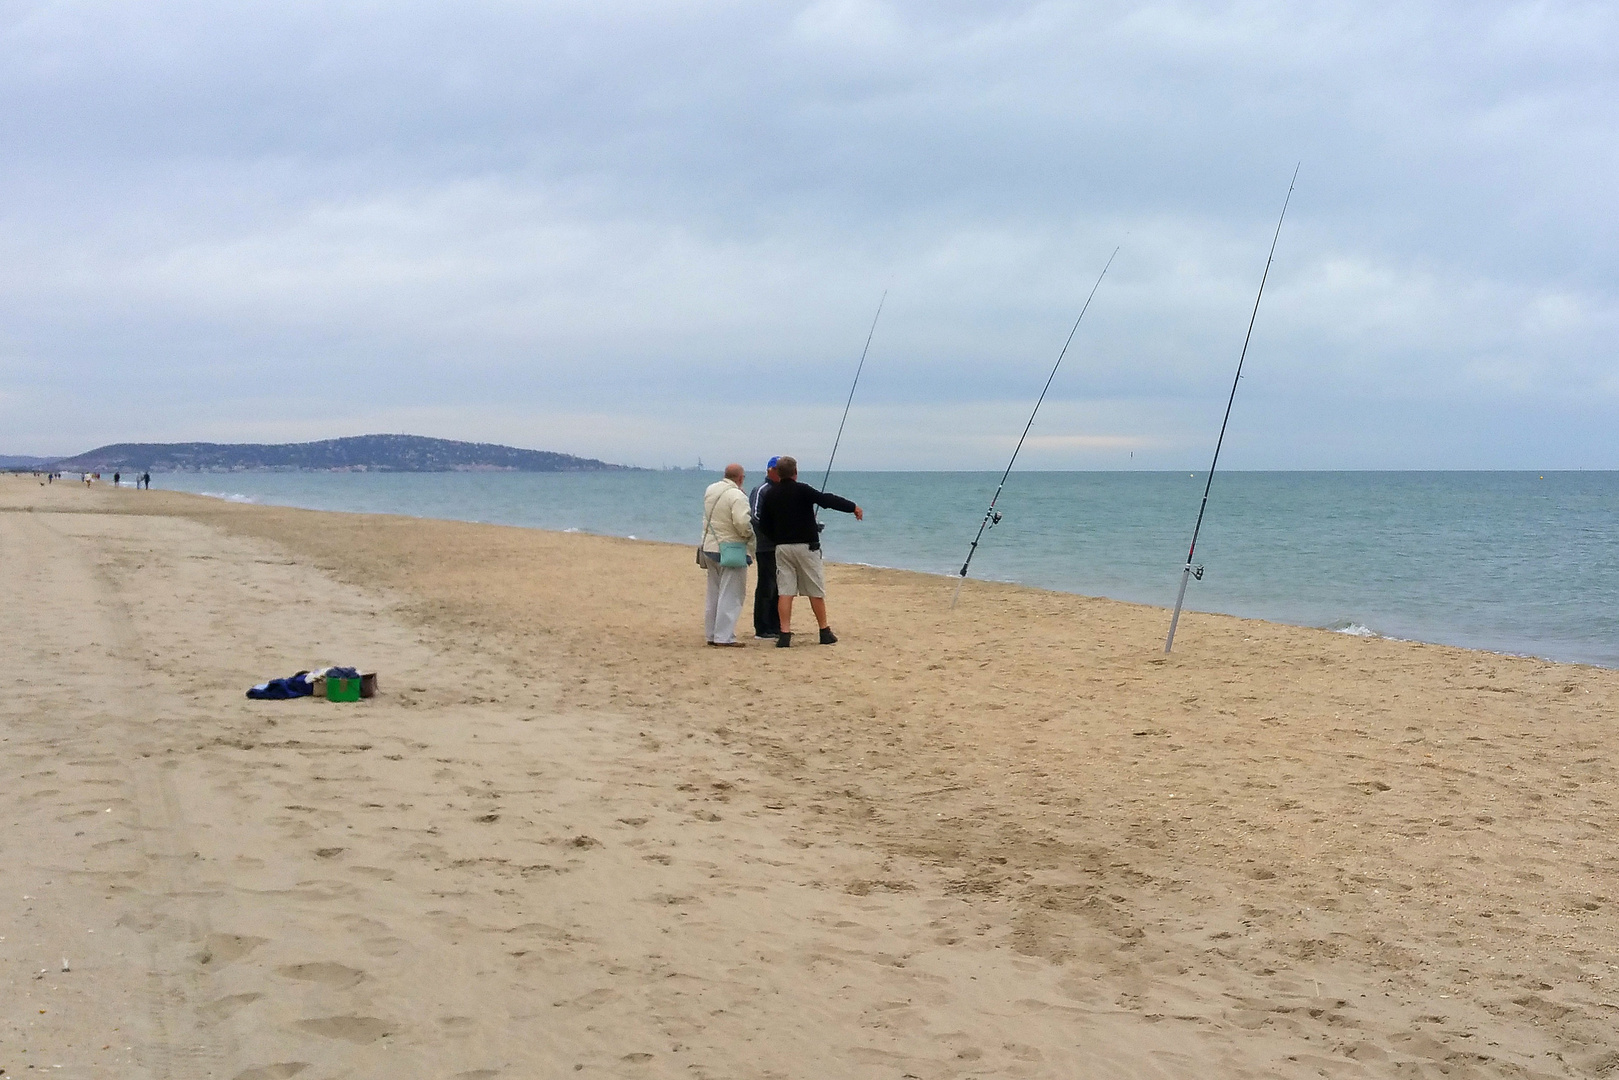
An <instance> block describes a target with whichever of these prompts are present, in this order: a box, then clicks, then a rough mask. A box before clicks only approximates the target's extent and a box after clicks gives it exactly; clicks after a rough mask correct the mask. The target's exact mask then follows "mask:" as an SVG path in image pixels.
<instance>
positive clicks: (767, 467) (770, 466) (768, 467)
mask: <svg viewBox="0 0 1619 1080" xmlns="http://www.w3.org/2000/svg"><path fill="white" fill-rule="evenodd" d="M780 460H781V458H779V457H773V458H771V459H770V460H769V461H767V462H765V471H767V472H768V471H769V470H771V469H774V468H775V467H776V462H778V461H780Z"/></svg>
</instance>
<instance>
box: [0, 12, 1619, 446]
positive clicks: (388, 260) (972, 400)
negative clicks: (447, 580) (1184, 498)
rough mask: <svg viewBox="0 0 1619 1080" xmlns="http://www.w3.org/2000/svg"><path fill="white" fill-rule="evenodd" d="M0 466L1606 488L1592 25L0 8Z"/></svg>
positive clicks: (1210, 16)
mask: <svg viewBox="0 0 1619 1080" xmlns="http://www.w3.org/2000/svg"><path fill="white" fill-rule="evenodd" d="M0 95H3V108H0V139H3V142H4V146H5V153H4V154H3V155H0V453H39V454H46V453H72V452H77V451H81V450H85V449H89V448H90V447H93V446H96V445H100V444H103V443H108V442H115V441H181V440H194V439H208V440H216V441H272V442H279V441H299V440H305V439H317V438H330V437H334V436H339V435H355V434H364V433H369V432H383V431H402V432H411V433H415V434H423V435H437V436H443V437H447V438H460V439H473V440H487V441H497V442H506V443H512V444H516V445H520V446H525V447H534V448H539V449H549V450H561V451H565V452H570V453H577V454H586V455H590V456H595V457H602V458H606V459H609V460H613V461H621V462H628V463H632V464H641V465H652V466H657V465H660V464H665V463H667V464H677V463H690V462H692V461H694V460H695V459H696V458H697V457H698V456H699V455H701V456H702V457H703V458H704V460H705V461H707V462H710V463H714V462H721V461H723V460H729V459H740V460H742V461H743V462H745V463H747V464H749V465H756V464H757V461H758V459H759V458H761V457H763V456H764V455H766V454H768V453H772V452H788V451H792V452H796V453H797V454H798V455H799V456H800V457H801V458H803V459H805V460H806V461H811V462H813V461H818V460H824V458H825V454H826V452H827V450H828V449H829V447H830V444H831V441H832V435H833V433H834V431H835V430H836V427H837V421H838V416H839V414H840V412H841V409H842V405H843V400H844V397H845V395H846V394H847V392H848V386H849V380H850V379H851V378H852V376H853V374H854V368H855V364H856V362H857V361H858V359H859V355H860V349H861V346H862V344H863V342H864V340H865V336H866V332H867V329H868V328H869V326H870V323H871V318H872V314H873V312H874V311H875V309H876V305H877V302H878V298H879V297H880V296H881V295H882V293H883V291H884V290H885V289H887V290H889V292H888V302H887V307H886V309H885V310H884V312H883V315H882V320H881V322H880V324H879V325H878V327H877V331H876V336H875V339H874V340H873V343H872V347H871V354H870V359H869V361H868V363H867V367H866V375H865V378H864V380H863V381H862V383H861V386H860V390H859V394H858V396H857V397H856V400H855V408H854V411H853V413H852V414H851V417H850V420H849V427H848V432H847V434H846V435H845V437H844V443H843V448H842V449H841V450H840V451H839V461H840V464H841V465H845V466H847V467H849V468H988V469H998V468H1000V467H1001V466H1002V465H1004V463H1005V458H1006V455H1007V454H1008V453H1009V452H1010V450H1011V447H1012V445H1013V443H1014V442H1015V440H1016V437H1017V434H1018V432H1019V431H1020V430H1021V429H1022V426H1023V423H1024V421H1025V420H1026V419H1027V414H1028V409H1029V407H1030V406H1031V405H1032V403H1033V400H1034V398H1035V396H1036V395H1037V394H1038V392H1039V389H1040V386H1041V384H1042V383H1043V382H1044V380H1045V377H1046V374H1047V372H1048V370H1049V369H1050V366H1051V363H1052V361H1053V360H1054V359H1055V358H1056V355H1057V352H1058V350H1059V348H1060V347H1061V345H1062V342H1063V339H1064V337H1065V336H1066V334H1067V332H1068V329H1069V327H1070V325H1071V324H1072V322H1073V320H1074V317H1075V316H1076V315H1077V314H1078V311H1079V308H1080V305H1081V304H1082V303H1083V301H1084V298H1085V295H1086V293H1087V292H1088V291H1089V290H1090V287H1091V285H1092V283H1093V282H1094V280H1095V278H1096V275H1097V274H1098V273H1099V272H1100V271H1101V268H1102V266H1103V264H1104V263H1105V262H1106V261H1107V258H1108V255H1109V254H1110V253H1111V252H1112V251H1113V249H1114V248H1115V247H1116V246H1117V247H1120V248H1121V250H1120V252H1119V255H1118V259H1117V261H1116V262H1115V263H1114V264H1113V269H1112V270H1111V271H1110V272H1109V274H1108V277H1107V278H1106V280H1105V281H1104V282H1103V283H1102V286H1101V288H1100V289H1099V290H1098V292H1097V294H1096V300H1095V303H1094V304H1093V306H1092V308H1091V310H1090V313H1089V314H1088V315H1087V316H1086V318H1085V322H1084V324H1083V325H1082V326H1081V327H1080V330H1079V333H1078V335H1077V336H1076V338H1075V341H1074V347H1073V350H1072V351H1071V352H1070V354H1069V356H1068V359H1067V360H1066V361H1065V362H1064V366H1063V369H1062V371H1061V372H1060V373H1059V375H1058V376H1057V380H1056V382H1055V384H1054V385H1053V387H1052V391H1051V396H1050V397H1049V398H1048V399H1047V403H1046V406H1045V408H1044V409H1043V411H1042V412H1041V415H1040V417H1039V420H1038V422H1037V423H1036V425H1035V428H1034V432H1033V435H1032V436H1031V439H1030V444H1029V447H1028V448H1027V449H1026V450H1025V458H1024V463H1025V464H1026V465H1027V466H1028V467H1031V468H1080V469H1089V468H1104V469H1107V468H1131V467H1137V468H1200V469H1201V468H1204V467H1206V464H1207V458H1208V455H1209V453H1210V451H1211V450H1212V446H1213V441H1214V437H1215V434H1216V432H1217V431H1218V428H1219V423H1220V414H1221V412H1222V410H1223V409H1224V406H1225V398H1226V394H1227V392H1228V391H1229V388H1230V381H1231V376H1232V372H1233V370H1234V367H1235V364H1236V361H1237V356H1238V353H1239V351H1240V349H1241V347H1242V341H1243V334H1244V331H1245V330H1246V328H1247V324H1248V317H1249V314H1250V311H1251V308H1252V305H1253V300H1254V291H1255V289H1256V288H1257V287H1258V284H1259V279H1260V274H1261V273H1262V271H1263V270H1264V266H1265V255H1266V251H1267V249H1268V247H1269V245H1270V241H1271V236H1272V232H1273V230H1274V228H1275V225H1276V216H1277V213H1278V212H1279V211H1280V209H1281V205H1282V200H1283V197H1284V195H1285V194H1286V191H1287V184H1288V180H1289V177H1290V176H1291V175H1292V172H1293V169H1294V166H1295V165H1296V164H1298V163H1300V162H1302V163H1303V164H1302V169H1301V171H1300V173H1299V179H1298V186H1297V189H1296V191H1295V192H1294V194H1293V201H1292V205H1291V208H1290V210H1289V212H1288V218H1287V222H1286V225H1285V226H1284V228H1283V230H1282V234H1281V242H1280V245H1279V246H1278V248H1277V254H1276V261H1275V264H1274V266H1273V267H1272V269H1271V274H1270V283H1269V285H1268V286H1267V289H1266V294H1265V300H1264V304H1263V306H1262V307H1261V309H1260V312H1259V318H1258V323H1257V326H1256V329H1255V332H1254V338H1253V344H1252V346H1251V348H1250V350H1249V354H1248V364H1247V369H1246V373H1245V377H1244V379H1243V382H1242V386H1241V389H1240V391H1239V394H1238V397H1237V403H1236V409H1235V412H1234V414H1233V418H1232V426H1231V432H1230V435H1229V436H1228V442H1227V445H1226V456H1224V457H1223V458H1222V461H1223V463H1225V464H1228V465H1229V466H1230V467H1232V468H1533V469H1548V468H1607V469H1613V468H1619V423H1616V422H1615V418H1616V416H1619V411H1616V406H1619V367H1616V364H1615V359H1616V357H1615V341H1616V334H1615V331H1616V330H1619V274H1616V269H1619V243H1616V241H1619V212H1616V210H1615V200H1614V191H1615V189H1616V187H1619V184H1616V178H1619V168H1616V166H1619V138H1616V135H1619V5H1615V4H1613V3H1611V2H1606V3H1590V4H1581V3H1527V4H1505V3H1488V2H1477V0H1473V2H1468V3H1460V2H1458V3H1412V2H1411V0H1402V2H1398V3H1378V2H1375V0H1373V2H1367V0H1361V2H1356V3H1345V4H1315V3H1308V2H1298V0H1288V2H1283V3H1235V4H1207V3H1183V4H1177V3H1156V4H1128V3H1038V4H1021V3H1008V4H1001V5H994V4H984V3H953V2H950V0H929V2H925V3H924V2H916V3H909V2H900V3H880V2H876V0H827V2H822V3H813V4H784V3H745V2H730V3H719V2H716V3H702V2H687V3H654V2H648V3H628V2H618V0H590V2H582V3H518V2H489V0H485V2H478V0H473V2H461V3H455V4H443V3H434V4H421V3H409V2H404V0H390V2H387V3H380V2H376V3H343V2H333V0H321V2H318V3H299V2H288V0H274V2H270V3H251V2H245V3H232V4H219V3H217V2H207V3H204V2H196V3H180V2H155V3H150V4H128V3H124V2H111V0H107V2H82V3H73V2H62V3H29V2H12V3H7V4H5V5H3V6H0Z"/></svg>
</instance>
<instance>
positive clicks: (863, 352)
mask: <svg viewBox="0 0 1619 1080" xmlns="http://www.w3.org/2000/svg"><path fill="white" fill-rule="evenodd" d="M887 302H888V290H887V289H884V290H883V297H882V299H881V300H878V301H877V314H875V315H873V316H872V317H871V329H870V330H868V331H867V332H866V347H865V348H864V349H861V350H860V366H859V367H857V368H855V369H854V382H852V383H850V384H849V400H848V401H845V402H844V403H843V419H842V420H839V421H838V436H837V438H835V439H833V440H832V453H831V456H829V457H828V458H827V459H826V475H825V476H823V477H821V490H822V491H825V490H826V482H827V481H828V480H830V479H832V462H833V461H834V460H836V459H837V456H838V443H840V442H842V441H843V425H844V424H847V423H848V422H849V406H851V405H853V404H854V390H855V387H857V386H859V385H860V373H861V372H862V371H864V370H866V354H867V353H868V352H870V351H871V339H872V335H874V334H876V333H877V320H878V319H880V318H882V317H883V305H884V304H886V303H887ZM817 509H818V508H817Z"/></svg>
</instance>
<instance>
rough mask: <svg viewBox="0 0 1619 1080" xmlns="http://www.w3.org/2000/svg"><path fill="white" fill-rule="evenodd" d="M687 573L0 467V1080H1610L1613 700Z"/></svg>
mask: <svg viewBox="0 0 1619 1080" xmlns="http://www.w3.org/2000/svg"><path fill="white" fill-rule="evenodd" d="M834 555H835V553H834ZM691 564H692V559H691V552H690V549H689V548H686V547H683V546H679V545H668V544H658V543H647V542H637V541H630V540H616V539H609V538H602V537H592V536H583V535H574V534H559V533H547V532H540V531H535V530H524V529H514V528H504V527H497V526H486V525H470V524H460V523H453V522H441V521H430V520H419V519H409V518H399V517H377V516H364V515H338V514H323V513H315V512H308V511H298V510H287V509H278V508H269V507H261V506H247V505H237V504H231V503H227V502H223V501H219V500H210V499H205V498H200V497H194V496H186V495H179V494H173V493H165V492H160V491H159V492H136V491H134V490H130V489H127V488H126V489H121V490H112V489H109V488H106V487H103V486H98V487H96V488H94V489H87V488H85V487H84V486H83V485H79V484H73V483H59V484H54V485H50V486H48V487H41V486H39V485H38V484H37V483H36V482H35V481H34V480H32V479H31V478H29V477H27V476H22V477H0V566H3V567H4V576H3V589H0V602H3V604H4V609H3V610H4V618H3V619H0V644H3V652H0V655H4V656H5V657H6V659H7V671H6V674H5V679H6V693H5V694H4V697H3V699H0V764H3V769H4V771H3V774H0V775H4V777H5V778H6V780H5V783H4V785H3V786H0V821H3V822H4V825H5V828H4V830H3V832H0V837H3V839H0V856H3V861H0V868H3V876H4V881H3V886H0V960H3V963H4V966H3V972H4V974H3V983H0V994H3V996H4V1000H5V1002H6V1007H5V1009H4V1010H3V1020H4V1027H3V1028H0V1075H4V1076H5V1077H7V1078H8V1080H9V1078H11V1077H20V1076H23V1075H25V1074H35V1075H37V1074H38V1073H40V1072H41V1071H43V1072H44V1073H45V1074H47V1075H55V1076H61V1077H64V1078H66V1077H80V1076H83V1077H135V1078H147V1077H152V1078H158V1077H187V1078H189V1077H222V1078H227V1080H272V1078H287V1077H293V1076H297V1077H300V1078H301V1080H317V1078H319V1080H325V1078H335V1077H378V1078H381V1077H388V1078H415V1077H424V1078H425V1077H459V1078H462V1080H471V1078H495V1077H501V1078H506V1077H511V1078H518V1077H522V1078H529V1077H563V1076H579V1077H690V1078H722V1077H737V1078H744V1077H747V1078H752V1077H783V1078H826V1077H851V1078H852V1077H892V1078H894V1080H904V1078H919V1080H936V1078H939V1080H943V1078H968V1077H1053V1078H1056V1077H1204V1078H1207V1077H1218V1078H1223V1077H1272V1076H1280V1077H1316V1076H1328V1077H1385V1076H1387V1077H1394V1076H1399V1077H1413V1076H1415V1077H1438V1076H1447V1077H1599V1076H1609V1075H1619V850H1616V848H1615V843H1614V837H1615V835H1616V834H1619V809H1616V805H1615V800H1616V798H1619V792H1616V789H1615V782H1614V781H1615V774H1616V765H1615V758H1616V754H1615V750H1616V748H1619V708H1616V706H1619V672H1615V671H1610V670H1603V669H1596V668H1588V667H1580V666H1574V665H1561V664H1552V663H1547V662H1542V661H1538V660H1531V659H1522V658H1513V657H1505V656H1499V655H1493V654H1488V653H1479V652H1471V651H1467V650H1461V649H1454V648H1448V647H1442V646H1433V645H1421V644H1414V643H1406V642H1395V641H1386V640H1380V639H1359V638H1353V637H1349V636H1345V635H1342V634H1333V633H1329V632H1326V631H1318V630H1310V629H1301V628H1295V627H1286V626H1279V625H1274V624H1268V623H1262V622H1255V621H1251V620H1242V619H1236V618H1229V617H1223V616H1210V615H1201V614H1190V615H1187V616H1185V617H1184V618H1183V620H1182V623H1181V628H1180V632H1179V636H1178V638H1177V643H1176V653H1175V655H1173V656H1172V657H1168V658H1165V657H1164V656H1163V653H1162V639H1163V633H1164V631H1165V629H1166V626H1167V612H1165V611H1163V610H1160V609H1157V608H1151V607H1143V606H1139V605H1130V604H1123V603H1117V602H1113V601H1108V600H1099V599H1090V598H1085V597H1078V596H1071V595H1064V594H1057V593H1049V592H1041V591H1037V590H1032V589H1024V588H1017V587H1012V586H1000V585H988V584H982V583H976V582H973V583H969V584H968V586H967V588H966V590H965V592H964V593H963V597H962V602H961V606H960V608H959V609H958V610H956V611H955V612H953V613H952V612H951V611H949V599H950V592H951V588H952V582H950V581H947V580H944V579H940V578H934V577H927V576H924V575H918V574H911V573H904V572H898V571H885V570H873V569H867V568H859V567H850V566H834V567H832V568H831V569H830V571H829V582H828V587H829V596H830V599H829V604H830V606H831V609H832V622H833V625H834V627H835V628H836V629H837V631H838V633H839V635H840V636H841V638H842V641H841V643H840V644H838V645H836V646H833V647H826V648H822V647H814V646H809V647H803V648H798V647H795V648H793V649H791V650H777V649H774V648H767V647H765V643H755V642H751V641H750V642H749V647H748V648H745V649H736V650H723V649H707V648H705V647H704V646H703V635H702V591H703V576H702V574H701V573H699V572H698V571H697V570H696V568H695V567H693V566H692V565H691ZM1168 584H1172V583H1168ZM1166 587H1167V585H1166ZM799 617H800V619H801V620H802V625H801V626H800V628H801V629H802V628H804V627H807V626H808V625H809V621H808V612H807V611H805V612H803V613H801V615H800V616H799ZM327 664H353V665H357V666H361V667H364V668H366V669H369V670H375V671H377V672H378V673H379V685H380V688H381V692H380V694H379V695H378V696H377V697H376V698H374V699H371V700H368V701H365V702H361V703H358V704H334V703H328V702H324V701H314V700H308V699H305V700H299V701H290V702H255V701H249V700H247V699H245V698H244V696H243V691H244V690H245V689H246V688H247V687H248V686H250V685H252V684H254V683H256V682H260V681H263V680H265V679H267V678H270V677H273V676H279V675H286V674H290V673H292V672H294V671H296V670H298V669H300V668H309V667H314V666H322V665H327Z"/></svg>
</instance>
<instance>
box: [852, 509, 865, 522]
mask: <svg viewBox="0 0 1619 1080" xmlns="http://www.w3.org/2000/svg"><path fill="white" fill-rule="evenodd" d="M854 519H855V520H856V521H865V520H866V512H865V511H864V510H862V509H860V507H858V506H857V507H855V508H854Z"/></svg>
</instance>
